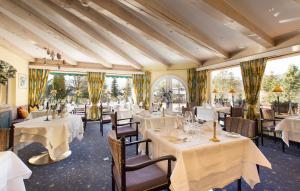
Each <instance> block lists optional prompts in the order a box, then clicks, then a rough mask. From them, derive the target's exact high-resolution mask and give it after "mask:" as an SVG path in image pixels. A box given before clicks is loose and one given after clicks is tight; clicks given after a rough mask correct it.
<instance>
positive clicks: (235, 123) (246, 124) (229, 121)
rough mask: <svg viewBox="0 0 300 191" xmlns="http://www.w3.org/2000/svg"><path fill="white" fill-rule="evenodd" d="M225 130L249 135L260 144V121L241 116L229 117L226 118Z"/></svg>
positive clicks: (245, 135)
mask: <svg viewBox="0 0 300 191" xmlns="http://www.w3.org/2000/svg"><path fill="white" fill-rule="evenodd" d="M225 130H226V131H227V132H235V133H238V134H241V135H242V136H244V137H248V138H250V139H251V140H253V141H254V142H255V144H256V145H257V146H258V139H259V135H258V121H257V120H255V121H253V120H249V119H244V118H241V117H227V118H226V120H225Z"/></svg>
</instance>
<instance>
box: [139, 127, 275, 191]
mask: <svg viewBox="0 0 300 191" xmlns="http://www.w3.org/2000/svg"><path fill="white" fill-rule="evenodd" d="M211 136H212V132H211V131H205V130H201V131H200V133H198V134H197V135H194V137H193V138H192V139H191V141H190V142H179V143H178V142H177V143H176V142H173V141H171V140H170V137H167V136H162V135H161V134H160V132H157V131H154V130H153V129H148V130H147V131H146V135H145V138H150V139H151V140H152V143H151V144H150V153H151V157H152V158H156V157H161V156H164V155H169V154H171V155H174V156H175V157H176V158H177V161H176V163H175V165H174V166H173V172H172V175H171V188H172V190H175V191H202V190H203V191H204V190H205V191H207V190H209V189H211V188H223V187H224V186H226V185H228V184H229V183H231V182H233V181H235V180H237V179H239V178H240V177H243V178H244V180H245V181H246V182H247V183H248V184H249V185H250V186H251V187H252V188H253V187H254V185H255V184H257V183H259V182H260V179H259V176H258V172H257V168H256V164H259V165H262V166H266V167H268V168H271V164H270V162H269V161H268V160H267V159H266V158H265V156H264V155H263V154H262V153H261V151H260V150H259V149H258V148H257V147H256V145H255V144H254V143H253V142H252V141H251V140H250V139H248V138H245V137H239V138H232V137H228V136H226V135H225V134H224V132H221V133H220V134H219V139H220V140H221V142H219V143H214V142H210V141H209V138H210V137H211ZM165 165H166V163H160V166H161V167H162V168H163V169H164V170H166V166H165Z"/></svg>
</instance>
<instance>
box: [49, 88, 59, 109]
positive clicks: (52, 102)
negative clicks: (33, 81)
mask: <svg viewBox="0 0 300 191" xmlns="http://www.w3.org/2000/svg"><path fill="white" fill-rule="evenodd" d="M56 94H57V90H55V89H52V90H51V91H50V96H49V103H50V108H51V110H52V111H56V109H57V99H56Z"/></svg>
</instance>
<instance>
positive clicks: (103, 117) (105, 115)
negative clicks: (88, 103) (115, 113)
mask: <svg viewBox="0 0 300 191" xmlns="http://www.w3.org/2000/svg"><path fill="white" fill-rule="evenodd" d="M110 115H111V111H104V110H103V106H102V104H101V105H100V132H101V135H102V136H103V125H104V124H108V123H111V117H110Z"/></svg>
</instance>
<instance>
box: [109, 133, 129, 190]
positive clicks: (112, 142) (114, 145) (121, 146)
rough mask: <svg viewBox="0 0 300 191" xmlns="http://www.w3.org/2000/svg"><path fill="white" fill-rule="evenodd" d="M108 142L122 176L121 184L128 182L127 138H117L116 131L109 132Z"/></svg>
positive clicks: (118, 171) (114, 161)
mask: <svg viewBox="0 0 300 191" xmlns="http://www.w3.org/2000/svg"><path fill="white" fill-rule="evenodd" d="M108 144H109V149H110V152H111V155H112V159H113V163H114V165H115V167H116V170H117V173H118V174H119V177H122V178H121V185H124V184H126V182H125V180H124V177H125V169H124V167H125V139H124V138H121V139H117V138H116V134H115V132H114V131H110V132H109V134H108Z"/></svg>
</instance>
